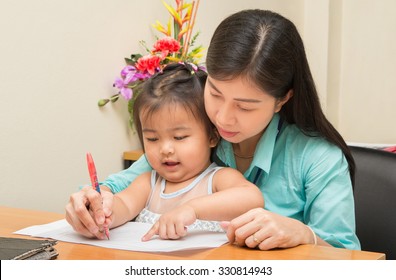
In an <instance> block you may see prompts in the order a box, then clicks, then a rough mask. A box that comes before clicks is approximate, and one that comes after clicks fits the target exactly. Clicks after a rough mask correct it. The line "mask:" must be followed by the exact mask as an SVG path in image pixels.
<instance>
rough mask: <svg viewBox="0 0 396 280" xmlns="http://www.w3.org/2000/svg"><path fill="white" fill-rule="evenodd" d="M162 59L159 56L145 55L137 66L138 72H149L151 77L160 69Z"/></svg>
mask: <svg viewBox="0 0 396 280" xmlns="http://www.w3.org/2000/svg"><path fill="white" fill-rule="evenodd" d="M160 63H161V58H160V57H159V56H157V55H145V56H143V57H141V58H139V59H138V61H137V62H136V64H135V67H136V69H137V70H139V71H141V72H143V73H144V72H145V71H147V72H149V73H150V74H151V75H153V74H154V73H155V71H156V70H157V69H158V68H159V67H160Z"/></svg>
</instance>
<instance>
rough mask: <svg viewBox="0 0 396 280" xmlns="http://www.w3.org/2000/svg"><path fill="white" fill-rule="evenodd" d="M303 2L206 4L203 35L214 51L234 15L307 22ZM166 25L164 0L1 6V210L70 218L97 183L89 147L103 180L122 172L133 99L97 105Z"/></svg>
mask: <svg viewBox="0 0 396 280" xmlns="http://www.w3.org/2000/svg"><path fill="white" fill-rule="evenodd" d="M167 2H168V3H173V1H171V0H168V1H167ZM299 2H300V3H301V1H297V2H296V1H293V0H289V1H276V0H272V1H260V0H255V1H251V0H247V1H233V2H230V1H227V0H221V1H208V0H201V4H200V8H199V12H198V19H197V23H196V28H195V30H196V31H198V30H201V32H202V33H201V34H202V35H201V37H200V40H199V41H200V42H201V43H202V44H204V45H207V44H208V42H209V40H210V37H211V35H212V33H213V31H214V28H215V27H216V26H217V24H218V23H219V22H220V21H221V19H223V18H224V17H225V16H226V15H229V14H230V13H232V12H234V11H237V10H240V9H243V8H252V7H259V8H269V9H275V10H278V11H279V12H285V13H286V14H288V15H290V16H292V17H295V18H296V19H298V18H299V17H300V16H301V13H300V12H297V13H295V14H294V16H293V13H292V9H291V8H292V7H293V6H294V5H295V3H299ZM230 3H232V4H230ZM290 3H292V4H290ZM299 6H301V5H297V6H296V8H297V9H300V8H299ZM157 19H158V20H160V21H161V22H166V21H167V19H168V14H167V12H166V10H165V8H164V7H163V5H162V3H161V1H160V0H148V1H136V0H135V1H133V0H113V1H98V0H84V1H80V0H69V1H64V0H35V1H30V0H0V36H1V39H0V40H1V42H0V98H1V103H0V104H1V110H0V175H1V184H0V205H6V206H14V207H24V208H32V209H41V210H48V211H55V212H60V213H63V212H64V206H65V204H66V202H67V201H68V198H69V195H70V194H71V193H72V192H74V191H76V190H77V188H78V186H79V185H80V184H85V183H88V182H89V177H88V171H87V167H86V161H85V154H86V152H88V151H89V152H91V153H92V155H93V157H94V159H95V162H96V166H97V169H98V176H99V180H102V179H104V178H105V177H106V176H107V175H109V174H111V173H114V172H117V171H119V170H121V169H122V153H123V151H125V150H129V149H134V148H138V147H139V143H138V140H137V137H136V135H134V134H133V133H131V131H130V130H129V128H128V125H127V118H128V116H127V111H126V103H125V102H117V103H115V104H113V105H114V106H108V107H107V106H106V107H105V108H102V109H99V108H98V107H97V105H96V103H97V101H98V99H100V98H102V97H107V96H110V95H111V94H114V93H115V89H114V88H113V87H112V83H113V80H114V78H115V76H116V75H118V73H119V71H120V70H121V68H122V67H123V66H124V60H123V58H124V57H125V56H129V55H130V54H131V52H141V51H142V49H141V48H140V47H139V44H138V41H139V40H146V41H147V42H148V45H150V44H151V43H152V42H153V41H154V37H153V34H154V33H155V32H153V29H152V28H151V24H152V23H154V22H155V20H157Z"/></svg>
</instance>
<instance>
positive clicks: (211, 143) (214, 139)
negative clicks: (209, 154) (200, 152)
mask: <svg viewBox="0 0 396 280" xmlns="http://www.w3.org/2000/svg"><path fill="white" fill-rule="evenodd" d="M219 141H220V134H219V132H218V131H217V129H216V128H213V132H212V133H211V135H210V139H209V146H210V147H211V148H214V147H216V145H217V143H219Z"/></svg>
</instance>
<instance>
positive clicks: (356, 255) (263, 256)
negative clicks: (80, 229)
mask: <svg viewBox="0 0 396 280" xmlns="http://www.w3.org/2000/svg"><path fill="white" fill-rule="evenodd" d="M63 218H64V215H62V214H57V213H51V212H43V211H36V210H26V209H19V208H11V207H4V206H0V225H1V226H0V235H1V236H10V237H22V238H31V237H29V236H25V235H18V234H13V232H14V231H17V230H19V229H22V228H25V227H28V226H32V225H38V224H45V223H49V222H53V221H56V220H60V219H63ZM55 248H56V249H57V250H58V252H59V256H58V259H60V260H66V259H69V260H70V259H73V260H84V259H88V260H100V259H106V260H108V259H116V260H149V259H153V260H155V259H157V260H159V259H169V260H174V259H184V260H188V259H196V260H206V259H208V260H231V259H237V260H320V259H325V260H383V259H385V255H384V254H382V253H373V252H365V251H355V250H346V249H337V248H332V247H323V246H314V245H300V246H297V247H294V248H290V249H278V250H271V251H260V250H252V249H248V248H240V247H237V246H233V245H230V244H226V245H223V246H221V247H219V248H215V249H208V250H192V251H180V252H172V253H143V252H134V251H124V250H116V249H107V248H101V247H95V246H89V245H83V244H74V243H67V242H62V241H59V243H58V244H57V245H56V246H55Z"/></svg>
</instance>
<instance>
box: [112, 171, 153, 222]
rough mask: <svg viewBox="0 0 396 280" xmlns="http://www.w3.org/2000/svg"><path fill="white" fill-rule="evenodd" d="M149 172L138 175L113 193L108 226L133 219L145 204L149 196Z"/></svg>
mask: <svg viewBox="0 0 396 280" xmlns="http://www.w3.org/2000/svg"><path fill="white" fill-rule="evenodd" d="M150 178H151V172H146V173H143V174H142V175H140V176H138V177H137V178H136V179H135V180H134V181H133V182H132V183H131V184H130V185H129V187H127V188H126V189H124V190H123V191H121V192H119V193H117V194H115V195H114V198H113V205H112V213H111V217H110V220H111V221H110V227H111V228H114V227H117V226H120V225H122V224H124V223H126V222H128V221H131V220H132V219H134V218H135V217H136V216H137V215H138V214H139V213H140V211H142V209H143V208H144V207H145V206H146V202H147V199H148V198H149V195H150V191H151V186H150Z"/></svg>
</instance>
